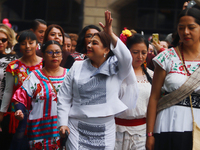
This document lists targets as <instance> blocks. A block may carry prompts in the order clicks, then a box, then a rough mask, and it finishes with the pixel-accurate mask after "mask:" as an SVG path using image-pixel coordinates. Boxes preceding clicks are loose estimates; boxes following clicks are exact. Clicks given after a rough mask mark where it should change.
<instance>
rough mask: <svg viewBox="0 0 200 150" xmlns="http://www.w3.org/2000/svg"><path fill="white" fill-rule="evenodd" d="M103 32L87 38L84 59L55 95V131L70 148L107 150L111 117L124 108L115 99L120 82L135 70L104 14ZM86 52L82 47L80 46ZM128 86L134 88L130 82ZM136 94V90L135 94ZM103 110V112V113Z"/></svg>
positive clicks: (110, 148) (110, 149)
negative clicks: (56, 114) (56, 112)
mask: <svg viewBox="0 0 200 150" xmlns="http://www.w3.org/2000/svg"><path fill="white" fill-rule="evenodd" d="M105 22H106V24H105V26H104V25H103V24H102V23H100V25H101V27H102V28H103V29H104V31H102V32H99V33H95V34H94V36H92V37H90V38H91V40H90V43H89V44H88V46H87V51H82V53H86V54H87V57H88V58H87V59H85V60H84V61H76V62H75V63H74V65H73V66H72V68H71V69H70V71H69V73H68V74H67V76H66V78H65V80H64V81H63V84H62V86H61V88H60V90H59V93H58V105H57V109H58V128H59V132H60V135H61V137H65V136H66V132H67V133H68V134H69V136H68V140H67V142H66V145H67V146H68V147H69V149H72V150H75V149H81V150H82V149H108V150H113V149H114V145H115V121H114V115H115V114H118V113H120V112H122V111H124V110H126V109H127V106H129V107H134V105H135V103H136V99H135V101H132V105H125V104H124V103H123V102H122V101H121V100H120V99H119V97H118V91H119V89H120V86H121V83H122V81H123V80H124V79H125V78H126V77H127V76H128V75H129V74H131V73H133V74H134V71H133V69H132V66H131V62H132V58H131V55H130V52H129V50H128V49H127V47H126V46H125V45H124V44H123V42H122V41H121V40H120V39H118V37H117V36H116V35H115V34H114V33H113V30H112V18H111V13H110V12H109V11H106V12H105ZM83 49H85V47H83ZM130 84H133V85H136V81H135V80H134V79H133V80H131V82H130ZM135 93H136V94H137V91H135ZM102 110H103V111H102Z"/></svg>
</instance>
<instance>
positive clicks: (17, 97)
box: [12, 69, 68, 149]
mask: <svg viewBox="0 0 200 150" xmlns="http://www.w3.org/2000/svg"><path fill="white" fill-rule="evenodd" d="M67 72H68V69H64V72H63V75H61V76H49V78H50V80H51V82H52V83H53V85H54V87H55V89H56V91H57V92H58V91H59V89H60V86H61V84H62V82H63V80H64V78H65V76H66V74H67ZM12 99H13V100H14V101H16V102H20V103H22V104H23V105H24V106H25V107H26V108H27V109H28V110H29V112H30V113H29V116H28V124H27V134H28V138H29V145H30V148H31V149H49V148H50V149H59V145H60V140H59V133H58V129H57V95H56V94H55V92H54V89H53V87H52V85H51V83H50V82H49V80H48V78H47V77H46V76H45V74H44V73H43V72H42V70H40V69H39V70H35V71H33V72H32V73H31V74H30V75H29V77H28V78H27V79H26V80H25V81H24V83H23V85H22V86H21V87H20V88H19V89H18V90H17V91H16V92H15V94H14V95H13V98H12Z"/></svg>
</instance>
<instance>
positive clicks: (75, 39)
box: [0, 2, 200, 150]
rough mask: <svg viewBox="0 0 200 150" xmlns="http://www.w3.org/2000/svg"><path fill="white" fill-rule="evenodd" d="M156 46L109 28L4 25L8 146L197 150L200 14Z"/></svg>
mask: <svg viewBox="0 0 200 150" xmlns="http://www.w3.org/2000/svg"><path fill="white" fill-rule="evenodd" d="M187 6H189V2H186V3H184V5H183V10H182V11H181V12H180V14H179V16H178V23H177V30H176V31H175V32H174V33H169V34H168V35H167V36H166V37H165V38H163V39H160V40H158V41H155V40H154V39H153V38H152V37H149V38H148V39H147V38H146V37H145V36H144V35H143V34H140V33H137V31H135V30H134V29H130V30H129V29H127V28H124V30H122V33H121V34H120V35H119V36H117V35H116V34H115V33H114V32H113V29H112V21H113V19H112V17H111V12H110V11H105V24H103V23H101V22H100V23H99V25H100V27H101V28H102V29H100V28H99V27H98V26H96V25H88V26H85V27H84V28H83V29H82V30H81V32H80V33H79V34H75V33H65V32H64V30H63V28H62V27H61V26H59V25H58V24H51V25H47V23H46V22H45V21H44V20H42V19H35V20H33V22H32V24H31V27H30V29H27V30H23V31H20V32H19V33H18V34H17V35H16V34H15V32H14V30H13V29H12V28H11V27H9V26H7V25H5V24H3V23H1V24H0V62H1V63H0V149H2V150H29V149H30V150H43V149H44V150H60V149H67V150H103V149H105V150H145V149H147V150H154V149H155V150H191V149H192V148H193V149H194V147H195V146H196V142H195V141H197V143H200V141H198V140H199V139H195V136H194V127H195V125H196V126H200V119H199V117H198V113H199V111H200V99H199V97H200V82H199V81H198V74H199V69H198V68H199V65H200V9H199V6H198V5H194V6H190V7H187Z"/></svg>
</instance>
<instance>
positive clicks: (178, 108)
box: [153, 48, 200, 133]
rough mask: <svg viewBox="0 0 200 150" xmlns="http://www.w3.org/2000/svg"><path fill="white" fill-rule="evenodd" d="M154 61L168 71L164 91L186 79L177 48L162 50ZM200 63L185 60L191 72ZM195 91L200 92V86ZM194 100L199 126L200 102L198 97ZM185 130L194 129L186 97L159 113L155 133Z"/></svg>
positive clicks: (196, 120)
mask: <svg viewBox="0 0 200 150" xmlns="http://www.w3.org/2000/svg"><path fill="white" fill-rule="evenodd" d="M153 61H154V63H156V64H158V65H159V66H160V67H161V68H162V69H164V70H165V71H166V73H167V75H166V77H165V81H164V84H163V87H162V91H166V92H172V91H174V90H176V89H178V88H179V87H180V86H181V85H182V84H183V83H184V82H185V81H186V79H187V77H186V75H185V71H184V68H183V65H182V62H181V59H180V57H179V55H178V54H177V50H176V49H175V48H170V49H168V50H165V51H163V52H161V53H160V54H158V55H157V56H156V57H155V58H154V59H153ZM199 64H200V61H187V60H185V66H186V68H187V69H188V71H189V72H190V73H191V74H192V73H193V72H194V71H195V70H196V69H197V68H198V67H199ZM194 92H195V93H197V94H200V87H198V88H197V89H195V91H194ZM180 94H181V93H180ZM192 101H193V102H194V104H195V105H196V107H195V108H193V112H194V119H195V122H196V123H197V124H198V126H200V118H199V113H200V109H199V108H200V107H199V106H200V102H199V99H198V98H192ZM185 131H192V115H191V107H190V106H189V100H188V99H187V100H185V99H184V100H183V101H182V102H180V103H178V104H176V105H173V106H171V107H169V108H166V109H164V110H162V111H160V112H159V113H158V114H157V117H156V122H155V127H154V132H155V133H161V132H185Z"/></svg>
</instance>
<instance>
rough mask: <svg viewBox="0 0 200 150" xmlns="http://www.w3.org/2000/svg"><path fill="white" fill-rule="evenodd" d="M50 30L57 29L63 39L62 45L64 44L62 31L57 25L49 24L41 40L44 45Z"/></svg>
mask: <svg viewBox="0 0 200 150" xmlns="http://www.w3.org/2000/svg"><path fill="white" fill-rule="evenodd" d="M52 28H57V29H59V30H60V32H61V33H62V37H63V43H62V44H64V43H65V38H64V33H65V32H64V30H63V28H62V27H61V26H59V25H57V24H51V25H49V26H48V27H47V29H46V31H45V34H44V40H43V43H46V42H47V41H48V34H49V32H50V31H51V29H52Z"/></svg>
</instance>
